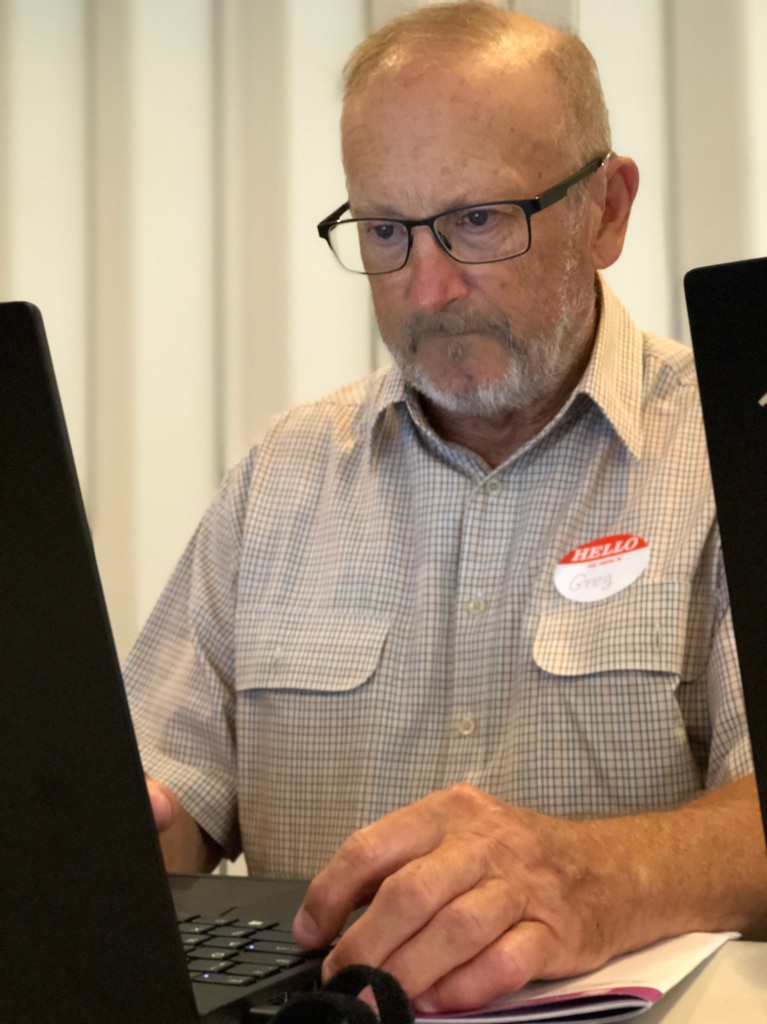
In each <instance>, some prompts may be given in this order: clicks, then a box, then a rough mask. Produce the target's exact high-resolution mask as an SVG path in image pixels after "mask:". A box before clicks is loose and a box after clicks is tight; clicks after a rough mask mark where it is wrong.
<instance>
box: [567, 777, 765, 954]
mask: <svg viewBox="0 0 767 1024" xmlns="http://www.w3.org/2000/svg"><path fill="white" fill-rule="evenodd" d="M584 827H585V828H586V829H587V830H589V831H591V832H592V833H593V837H594V839H595V841H596V845H597V848H598V849H599V848H600V847H601V849H602V850H603V852H604V863H605V864H606V865H608V867H607V870H608V871H609V870H612V871H613V879H612V882H613V884H612V885H611V886H608V888H607V891H608V892H609V891H610V890H612V891H613V892H614V893H615V894H616V895H617V896H618V898H619V900H620V906H622V907H623V908H625V909H624V910H623V913H622V914H620V913H619V914H618V916H617V918H616V919H615V922H614V923H615V926H616V927H617V928H621V927H622V928H625V932H626V934H625V936H624V939H626V940H629V942H628V945H627V948H631V947H633V946H636V945H643V944H645V942H646V941H650V940H651V939H653V938H658V937H660V936H662V935H673V934H678V933H681V932H686V931H722V930H737V931H741V932H743V934H744V935H745V936H747V937H748V938H761V939H765V938H767V851H766V850H765V840H764V831H763V828H762V823H761V816H760V812H759V801H758V796H757V791H756V785H755V782H754V779H753V777H749V778H746V779H741V780H739V781H737V782H733V783H730V784H729V785H726V786H723V787H721V788H720V789H717V790H712V791H711V792H709V793H706V794H705V795H704V796H702V797H701V798H699V799H698V800H695V801H693V802H692V803H690V804H688V805H686V806H685V807H683V808H681V809H680V810H678V811H673V812H668V813H658V814H647V815H638V816H636V817H629V818H617V819H612V820H610V821H605V822H600V821H594V822H586V823H584ZM622 875H623V876H624V877H623V880H622V882H621V876H622ZM621 887H622V889H623V896H620V890H621ZM621 917H622V920H621ZM619 944H622V943H619Z"/></svg>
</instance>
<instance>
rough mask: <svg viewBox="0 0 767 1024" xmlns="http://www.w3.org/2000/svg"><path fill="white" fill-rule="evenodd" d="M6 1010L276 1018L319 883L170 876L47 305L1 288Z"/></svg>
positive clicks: (144, 1020) (0, 776) (12, 1016)
mask: <svg viewBox="0 0 767 1024" xmlns="http://www.w3.org/2000/svg"><path fill="white" fill-rule="evenodd" d="M0 624H1V626H0V780H2V786H1V787H0V879H2V882H1V883H0V884H1V885H2V894H3V895H2V911H1V912H0V914H1V916H0V936H1V937H0V951H2V956H0V960H1V961H2V963H3V965H4V968H5V976H4V979H3V983H2V985H0V1021H3V1022H8V1024H21V1022H24V1021H29V1022H30V1024H47V1022H51V1024H53V1022H56V1024H97V1022H99V1024H100V1022H107V1021H108V1022H109V1024H192V1022H197V1021H200V1020H205V1021H210V1022H215V1024H218V1022H234V1021H250V1022H252V1024H256V1022H257V1021H262V1020H266V1019H268V1018H269V1016H271V1015H273V1014H274V1013H275V1012H276V1010H277V1008H278V1007H279V1005H280V1004H281V1003H282V1002H283V1001H284V1000H285V999H286V998H287V996H288V994H289V993H291V992H292V991H295V990H297V989H306V988H309V987H312V986H313V985H314V984H315V983H316V979H317V977H318V974H319V968H320V957H317V956H308V957H307V956H304V955H303V954H302V951H301V950H300V949H298V948H297V947H294V946H293V944H292V938H291V935H290V933H289V929H290V924H291V921H292V918H293V915H294V913H295V911H296V909H297V908H298V906H299V904H300V901H301V898H302V895H303V892H304V889H305V883H301V882H295V883H294V882H281V881H268V880H264V881H257V880H254V879H247V878H240V877H224V876H171V877H170V878H168V876H167V875H166V873H165V871H164V868H163V865H162V861H161V857H160V852H159V844H158V841H157V837H156V834H155V829H154V825H153V821H152V816H151V811H150V807H149V801H148V798H147V794H146V788H145V785H144V781H143V773H142V768H141V763H140V760H139V755H138V750H137V747H136V743H135V738H134V735H133V731H132V727H131V720H130V714H129V711H128V705H127V702H126V698H125V694H124V690H123V685H122V678H121V674H120V670H119V665H118V661H117V656H116V653H115V648H114V644H113V640H112V635H111V632H110V628H109V622H108V618H107V613H106V607H105V603H104V598H103V595H102V591H101V586H100V582H99V577H98V572H97V568H96V561H95V557H94V552H93V548H92V545H91V541H90V535H89V532H88V527H87V522H86V517H85V512H84V509H83V503H82V500H81V495H80V491H79V487H78V483H77V477H76V473H75V467H74V461H73V458H72V453H71V450H70V446H69V442H68V439H67V432H66V428H65V424H64V417H63V414H62V410H61V405H60V401H59V396H58V392H57V388H56V383H55V379H54V373H53V368H52V365H51V359H50V355H49V351H48V347H47V343H46V337H45V332H44V329H43V323H42V319H41V317H40V314H39V312H38V310H37V309H36V308H35V307H34V306H31V305H29V304H26V303H16V302H13V303H2V304H0Z"/></svg>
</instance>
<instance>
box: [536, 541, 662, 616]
mask: <svg viewBox="0 0 767 1024" xmlns="http://www.w3.org/2000/svg"><path fill="white" fill-rule="evenodd" d="M649 561H650V547H649V545H648V543H647V541H646V540H643V539H642V538H641V537H637V536H636V535H634V534H631V533H616V534H613V536H611V537H599V539H598V540H590V541H589V542H588V543H587V544H581V545H580V547H577V548H573V550H572V551H568V552H567V554H566V555H565V557H564V558H563V559H562V560H561V562H560V563H559V565H558V566H557V567H556V569H555V570H554V586H555V587H556V588H557V590H558V591H559V593H560V594H561V595H562V596H563V597H566V598H567V599H568V600H569V601H577V602H578V603H580V604H590V603H591V602H592V601H604V599H605V598H606V597H612V596H613V594H618V593H620V591H621V590H625V589H626V587H630V586H631V584H632V583H633V582H634V581H635V580H638V579H639V577H640V576H641V575H642V573H643V572H644V571H645V569H646V568H647V563H648V562H649Z"/></svg>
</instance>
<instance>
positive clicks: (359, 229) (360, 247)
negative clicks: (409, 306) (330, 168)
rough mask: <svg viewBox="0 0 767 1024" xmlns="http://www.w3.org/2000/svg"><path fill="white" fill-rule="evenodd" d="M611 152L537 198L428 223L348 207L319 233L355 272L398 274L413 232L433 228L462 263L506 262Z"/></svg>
mask: <svg viewBox="0 0 767 1024" xmlns="http://www.w3.org/2000/svg"><path fill="white" fill-rule="evenodd" d="M611 156H612V152H608V153H605V154H604V156H598V157H595V158H594V159H593V160H589V162H588V163H587V164H584V165H583V167H581V169H580V170H578V171H576V172H575V174H571V175H570V177H569V178H565V179H564V181H560V182H559V183H558V184H556V185H552V186H551V188H547V189H546V191H545V192H541V193H540V195H538V196H535V198H533V199H505V200H501V201H499V202H491V203H481V204H479V205H477V206H460V207H458V208H457V209H454V210H445V212H444V213H438V214H436V216H434V217H425V218H424V219H423V220H390V219H388V218H381V217H348V218H347V219H346V220H341V219H340V218H341V217H343V215H344V214H345V213H348V212H349V203H348V202H346V203H344V204H343V206H339V207H338V209H337V210H334V211H333V213H331V214H330V216H329V217H326V218H325V220H322V221H320V223H319V224H318V225H317V231H318V232H319V235H320V238H324V239H325V241H326V242H327V243H328V245H329V246H330V248H331V250H332V252H333V254H334V255H335V257H336V259H337V260H338V262H339V263H340V264H341V266H342V267H345V268H346V270H351V271H353V272H354V273H355V274H368V275H373V274H393V273H394V271H395V270H401V269H402V267H404V266H405V264H406V263H407V261H408V257H409V256H410V250H411V249H412V247H413V229H414V228H420V227H425V228H429V230H430V231H431V233H432V234H433V235H434V237H435V238H436V240H437V242H438V243H439V245H440V246H441V247H442V248H443V249H444V250H445V252H446V253H447V254H448V256H450V257H451V258H452V259H454V260H456V261H457V262H458V263H501V262H502V261H503V260H512V259H514V257H515V256H522V255H523V254H524V253H526V252H527V250H528V249H529V248H530V218H531V217H532V216H533V215H534V214H536V213H539V212H540V211H541V210H545V209H546V208H547V207H549V206H553V205H554V203H558V202H559V201H560V199H564V197H565V196H566V195H567V193H568V192H569V191H570V189H571V188H572V187H573V185H577V184H578V182H579V181H583V179H584V178H587V177H588V176H589V175H591V174H594V173H595V171H598V170H599V168H600V167H603V166H604V165H605V163H606V162H607V160H608V159H609V158H610V157H611Z"/></svg>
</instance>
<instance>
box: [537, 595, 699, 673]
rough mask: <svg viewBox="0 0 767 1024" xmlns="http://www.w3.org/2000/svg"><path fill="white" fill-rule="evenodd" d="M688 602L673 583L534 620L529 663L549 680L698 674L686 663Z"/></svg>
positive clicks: (687, 598) (565, 609) (554, 612)
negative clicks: (634, 674)
mask: <svg viewBox="0 0 767 1024" xmlns="http://www.w3.org/2000/svg"><path fill="white" fill-rule="evenodd" d="M689 603H690V592H689V586H688V584H687V583H685V582H675V581H671V582H668V581H667V582H663V583H648V584H644V585H643V586H634V587H632V588H630V589H629V590H627V591H624V593H623V594H621V595H619V596H618V597H615V598H608V599H607V600H605V601H604V602H599V603H595V604H576V603H570V604H568V605H566V606H565V607H562V608H558V609H557V610H556V611H553V612H550V613H548V614H543V615H541V616H540V618H539V619H538V621H537V624H536V625H535V630H534V633H535V635H534V641H533V660H534V661H535V663H536V665H537V666H538V668H540V669H541V670H542V671H543V672H545V673H546V674H548V675H550V676H557V677H573V678H574V677H582V676H592V675H595V674H601V673H609V674H613V675H614V674H615V673H624V672H639V673H643V672H647V673H653V674H661V675H663V676H664V677H674V678H675V680H676V681H677V682H678V681H679V679H681V678H683V677H684V676H685V675H686V674H689V673H690V672H691V671H692V672H696V667H694V666H691V665H690V664H686V662H687V661H688V660H689V655H688V654H687V650H686V648H687V644H686V637H687V629H688V613H689ZM701 668H702V665H701V666H700V667H697V671H700V670H701Z"/></svg>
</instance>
